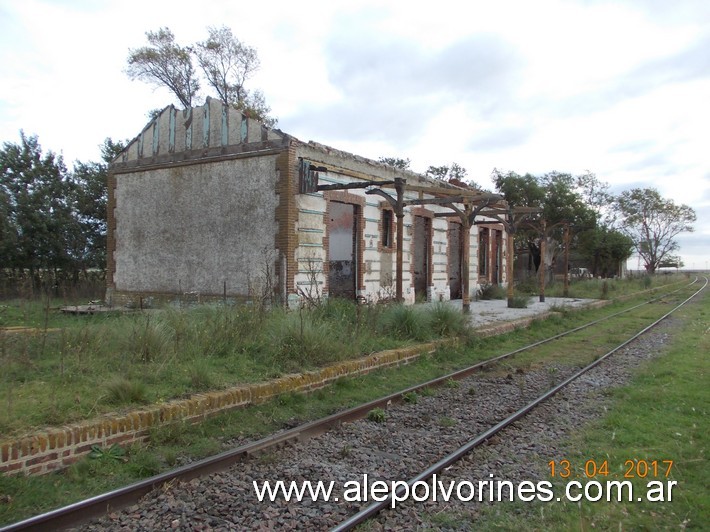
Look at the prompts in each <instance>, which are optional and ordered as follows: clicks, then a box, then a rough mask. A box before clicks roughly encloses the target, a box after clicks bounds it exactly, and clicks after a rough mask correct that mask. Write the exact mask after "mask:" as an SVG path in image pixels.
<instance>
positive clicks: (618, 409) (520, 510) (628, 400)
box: [432, 294, 710, 530]
mask: <svg viewBox="0 0 710 532" xmlns="http://www.w3.org/2000/svg"><path fill="white" fill-rule="evenodd" d="M676 319H677V320H678V321H679V322H680V323H681V324H680V325H678V327H679V330H677V331H676V332H675V334H674V336H673V342H672V344H670V345H669V346H667V348H666V350H665V353H664V354H663V356H661V357H659V358H656V359H654V360H652V361H649V362H648V363H646V364H644V365H643V367H642V368H641V370H640V372H639V374H638V375H637V376H636V377H635V378H634V379H633V381H632V382H631V383H630V384H629V385H627V386H624V387H622V388H618V389H616V390H614V391H613V392H612V394H611V396H612V399H613V404H612V406H611V407H610V408H609V413H608V414H607V415H606V416H604V417H603V418H602V419H600V420H598V421H595V422H594V423H593V424H592V425H591V426H589V427H587V428H586V429H585V430H583V431H582V432H580V433H578V434H577V435H576V436H575V437H573V438H572V439H570V440H569V441H568V442H566V445H565V446H566V448H567V449H566V451H564V452H563V454H564V456H563V458H564V459H567V460H569V461H570V462H571V464H574V466H573V471H574V473H577V474H583V473H582V471H583V466H584V464H585V462H586V461H587V460H593V461H594V463H595V464H602V463H603V462H604V461H606V462H607V464H608V466H609V475H608V476H600V477H599V478H598V480H601V481H605V480H626V479H625V477H624V475H625V474H626V473H627V472H629V471H632V472H633V473H630V474H633V475H634V476H633V478H631V479H630V480H631V482H632V484H633V486H634V492H633V493H634V497H636V496H637V495H640V494H645V493H646V484H647V482H648V481H651V480H653V481H661V482H663V484H664V485H665V484H666V482H667V481H675V482H677V485H676V486H675V488H674V489H673V491H672V492H671V493H672V496H673V498H672V501H668V500H666V501H665V502H648V501H643V502H639V501H633V502H622V503H617V502H613V503H607V502H594V503H592V502H582V503H572V502H568V501H565V500H563V501H561V502H550V503H536V504H528V505H515V508H512V507H511V508H508V509H507V511H505V512H501V511H499V510H500V509H498V510H496V509H491V510H490V511H486V512H485V516H484V518H482V519H481V520H479V521H477V522H476V527H477V528H485V529H489V528H490V529H498V528H501V529H506V530H513V529H526V530H674V529H675V530H685V529H691V530H703V529H706V527H707V525H708V523H710V492H708V489H707V481H708V478H710V465H709V464H708V460H707V448H708V445H710V435H709V433H708V431H707V427H708V419H707V418H708V412H709V411H710V393H709V392H708V386H707V384H708V372H709V370H710V363H709V362H708V358H707V356H706V354H707V353H709V352H710V329H708V323H710V296H709V295H707V294H706V295H705V296H704V297H703V299H702V300H701V301H700V302H699V303H697V304H696V305H695V307H694V308H685V309H683V310H681V311H680V314H679V316H678V317H677V318H676ZM549 459H550V457H544V458H543V459H542V460H543V462H544V463H541V464H540V465H541V466H542V467H543V468H544V467H546V462H547V460H549ZM664 460H672V461H673V466H672V468H671V470H670V474H669V476H668V478H666V476H665V472H666V468H667V463H666V464H662V461H664ZM639 461H640V462H641V466H640V467H639V466H637V465H636V464H638V463H639ZM654 461H657V462H658V463H660V464H661V465H660V466H658V469H657V471H658V473H657V474H654V473H653V467H651V468H650V469H651V473H650V474H649V475H648V476H646V477H645V478H640V477H639V476H638V475H639V473H640V474H641V475H643V474H645V466H644V463H645V464H652V463H653V462H654ZM636 467H639V469H636ZM531 480H533V481H534V480H536V479H531ZM561 489H562V488H559V486H558V490H561ZM666 496H667V491H666ZM504 504H507V503H504ZM432 520H433V522H434V518H432Z"/></svg>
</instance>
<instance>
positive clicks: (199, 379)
mask: <svg viewBox="0 0 710 532" xmlns="http://www.w3.org/2000/svg"><path fill="white" fill-rule="evenodd" d="M188 371H189V377H190V388H192V389H193V390H195V391H197V392H203V391H206V390H211V389H212V388H214V385H215V383H214V379H213V377H212V373H211V372H210V370H209V367H208V366H207V365H206V364H205V363H204V362H202V361H197V362H195V363H194V364H193V365H192V366H191V367H190V369H189V370H188Z"/></svg>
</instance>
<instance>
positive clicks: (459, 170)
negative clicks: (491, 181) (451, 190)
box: [425, 163, 483, 190]
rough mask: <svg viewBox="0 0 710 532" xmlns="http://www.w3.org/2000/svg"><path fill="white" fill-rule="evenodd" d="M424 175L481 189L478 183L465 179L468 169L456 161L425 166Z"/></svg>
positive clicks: (461, 185)
mask: <svg viewBox="0 0 710 532" xmlns="http://www.w3.org/2000/svg"><path fill="white" fill-rule="evenodd" d="M425 175H426V176H427V177H431V178H434V179H438V180H440V181H444V182H446V183H451V184H453V185H456V186H460V187H468V188H473V189H476V190H483V187H481V186H480V185H479V184H478V183H476V182H475V181H473V180H471V179H469V180H467V179H466V176H467V175H468V170H466V169H465V168H464V167H463V166H461V165H460V164H458V163H451V165H450V166H449V165H443V166H429V168H427V170H426V172H425Z"/></svg>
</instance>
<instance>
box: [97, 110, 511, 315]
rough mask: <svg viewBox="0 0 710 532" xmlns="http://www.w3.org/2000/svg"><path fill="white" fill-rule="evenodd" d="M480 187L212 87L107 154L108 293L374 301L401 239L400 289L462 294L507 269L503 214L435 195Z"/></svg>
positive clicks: (435, 297) (118, 296) (385, 285)
mask: <svg viewBox="0 0 710 532" xmlns="http://www.w3.org/2000/svg"><path fill="white" fill-rule="evenodd" d="M395 181H396V182H397V183H399V184H403V183H404V185H403V191H401V194H402V199H403V200H404V203H402V206H403V210H402V213H401V214H402V215H403V217H401V223H402V227H403V231H402V235H401V237H400V238H398V235H397V221H398V220H397V218H398V216H397V213H396V212H395V211H396V209H397V204H396V203H394V202H393V201H392V199H391V198H393V197H395V190H394V188H393V184H392V183H393V182H395ZM349 186H353V187H358V188H347V187H349ZM328 189H329V190H328ZM373 191H374V192H373ZM460 194H464V195H465V194H468V196H466V198H465V199H464V200H462V199H461V198H460V197H458V195H460ZM476 194H477V193H473V192H471V191H461V189H458V188H456V187H453V186H452V185H449V184H446V183H442V182H439V181H435V180H432V179H429V178H426V177H424V176H421V175H418V174H415V173H413V172H410V171H403V170H398V169H395V168H393V167H390V166H386V165H384V164H381V163H378V162H375V161H372V160H368V159H365V158H362V157H358V156H355V155H352V154H349V153H345V152H342V151H339V150H336V149H333V148H330V147H327V146H324V145H321V144H318V143H314V142H302V141H300V140H298V139H296V138H294V137H292V136H290V135H288V134H285V133H283V132H281V131H279V130H277V129H270V128H267V127H266V126H264V125H263V124H261V123H260V122H257V121H256V120H253V119H251V118H248V117H246V116H244V115H243V114H242V113H240V112H239V111H237V110H235V109H233V108H228V107H226V106H223V105H222V104H221V102H219V101H218V100H214V99H208V100H207V102H206V103H205V104H204V105H203V106H200V107H196V108H193V109H188V110H184V111H182V110H178V109H176V108H175V107H173V106H170V107H166V108H165V109H163V110H162V111H161V113H160V114H159V115H158V116H157V117H156V118H155V119H154V120H153V121H151V122H150V123H149V124H148V125H147V126H146V127H145V128H144V129H143V131H142V132H141V133H140V134H139V135H138V136H137V137H136V138H135V139H134V140H133V141H131V142H130V144H129V145H128V146H127V147H126V149H125V150H124V151H123V152H122V153H121V154H119V156H118V157H117V158H116V159H115V160H114V161H113V163H112V164H111V166H110V170H109V209H108V281H107V282H108V285H107V300H108V301H110V302H112V303H113V304H126V303H128V302H131V301H132V302H133V303H137V301H138V299H141V300H145V299H147V298H156V297H160V298H163V299H170V298H176V297H180V296H183V295H185V294H192V295H196V296H197V297H198V298H200V299H210V298H220V297H224V298H230V299H241V298H248V297H264V295H268V296H274V297H276V298H277V299H279V300H281V301H284V302H286V303H288V304H290V305H291V306H295V305H297V304H298V303H299V302H300V301H302V300H303V299H304V298H308V297H314V296H316V297H317V296H329V297H333V296H340V297H347V298H360V299H364V300H370V301H374V300H377V299H378V298H382V297H392V296H393V295H394V288H393V287H394V286H396V280H397V262H398V261H397V242H398V240H399V241H401V246H402V254H401V255H402V256H401V258H400V259H399V261H400V263H401V265H402V275H401V295H402V297H403V299H404V300H405V301H407V302H410V303H411V302H414V301H415V300H428V301H439V300H448V299H460V298H462V295H463V294H462V291H463V290H464V286H465V285H466V284H468V285H469V293H473V292H474V291H475V289H476V288H477V287H478V286H480V284H483V283H501V282H505V272H504V264H505V249H506V248H505V245H504V240H505V239H506V234H505V232H504V230H503V226H502V225H501V224H500V223H498V222H496V221H495V220H492V219H487V218H485V217H482V216H476V215H474V218H475V221H474V222H472V223H471V224H469V227H466V225H465V224H462V223H461V219H459V217H457V216H451V214H452V213H453V212H454V211H455V210H456V208H458V209H459V211H460V210H461V209H463V208H464V207H465V205H462V204H456V205H454V207H449V206H447V205H445V204H440V203H439V204H437V203H436V202H437V201H439V202H441V201H444V200H442V198H454V199H453V200H452V201H455V200H457V199H458V200H461V201H466V202H468V201H469V199H468V198H469V197H470V198H471V199H470V201H471V202H473V204H474V205H475V203H476V201H479V200H477V199H476V197H477V196H476ZM388 196H389V198H390V199H388ZM479 199H480V198H479ZM429 200H433V201H434V203H432V204H427V203H426V202H427V201H429ZM417 202H418V203H417ZM468 212H470V210H469V211H468ZM447 214H448V215H447ZM465 230H468V232H469V235H470V236H469V237H468V238H466V235H465V234H463V233H464V232H465ZM466 240H468V243H467V242H466ZM466 244H468V245H466ZM466 254H468V259H469V263H470V267H469V265H468V264H466V261H465V259H466ZM466 269H468V271H469V274H468V280H469V282H468V283H465V282H464V279H463V277H462V276H464V275H465V270H466Z"/></svg>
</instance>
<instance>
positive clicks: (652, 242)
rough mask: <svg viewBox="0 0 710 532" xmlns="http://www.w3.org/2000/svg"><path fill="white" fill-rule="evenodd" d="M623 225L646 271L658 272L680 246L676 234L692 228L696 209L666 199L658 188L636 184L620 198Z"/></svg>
mask: <svg viewBox="0 0 710 532" xmlns="http://www.w3.org/2000/svg"><path fill="white" fill-rule="evenodd" d="M615 207H616V212H617V213H618V215H619V216H620V226H619V227H620V229H621V231H623V232H624V233H625V234H626V235H628V236H629V237H630V238H631V240H632V241H633V244H634V248H635V249H636V252H637V253H638V254H639V255H640V256H641V258H642V259H643V261H644V264H645V268H646V271H647V272H648V273H654V272H655V271H656V269H657V268H658V267H659V265H660V264H661V263H663V262H664V261H665V259H667V258H668V257H670V256H671V254H672V253H673V252H674V251H676V250H677V249H678V247H679V246H678V243H677V242H676V241H675V240H674V239H675V237H676V236H678V235H679V234H680V233H684V232H692V231H693V230H694V229H693V225H692V224H693V222H695V221H696V214H695V211H694V210H693V209H692V208H690V207H688V206H687V205H676V204H675V203H674V202H673V201H672V200H669V199H664V198H662V197H661V195H660V193H659V192H658V191H657V190H656V189H654V188H643V189H642V188H634V189H631V190H627V191H625V192H623V193H621V195H620V196H618V197H617V198H616V204H615Z"/></svg>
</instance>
